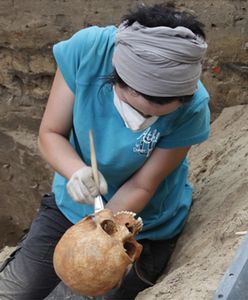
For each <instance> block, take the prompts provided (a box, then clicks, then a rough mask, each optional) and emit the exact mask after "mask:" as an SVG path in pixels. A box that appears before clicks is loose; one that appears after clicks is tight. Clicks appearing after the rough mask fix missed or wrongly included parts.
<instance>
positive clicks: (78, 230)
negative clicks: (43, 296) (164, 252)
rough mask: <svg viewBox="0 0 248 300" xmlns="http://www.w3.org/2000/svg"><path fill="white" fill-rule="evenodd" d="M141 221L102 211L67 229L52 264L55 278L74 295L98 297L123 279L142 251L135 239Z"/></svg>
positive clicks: (132, 215)
mask: <svg viewBox="0 0 248 300" xmlns="http://www.w3.org/2000/svg"><path fill="white" fill-rule="evenodd" d="M142 226H143V224H142V220H141V218H138V219H135V214H134V213H132V212H128V211H122V212H119V213H117V214H116V215H114V214H113V212H112V211H111V210H109V209H103V210H101V211H99V212H98V213H96V214H95V215H94V216H88V217H86V218H84V219H83V220H82V221H80V222H79V223H77V224H75V225H73V226H72V227H71V228H69V229H68V230H67V231H66V232H65V234H64V235H63V236H62V238H61V239H60V241H59V242H58V244H57V246H56V248H55V252H54V257H53V263H54V268H55V271H56V273H57V275H58V276H59V277H60V278H61V279H62V281H63V282H64V283H65V284H66V285H67V286H68V287H69V288H70V289H71V290H73V291H74V292H76V293H79V294H81V295H86V296H99V295H103V294H105V293H106V292H107V291H109V290H111V289H112V288H114V287H115V286H117V285H118V283H119V282H120V281H121V280H122V278H123V276H124V275H125V273H126V270H127V269H128V267H129V265H130V264H132V263H133V262H134V261H135V260H136V259H138V257H139V256H140V253H141V251H142V246H141V245H140V244H139V243H138V242H137V241H136V240H135V236H136V235H137V234H138V233H139V231H140V230H141V229H142Z"/></svg>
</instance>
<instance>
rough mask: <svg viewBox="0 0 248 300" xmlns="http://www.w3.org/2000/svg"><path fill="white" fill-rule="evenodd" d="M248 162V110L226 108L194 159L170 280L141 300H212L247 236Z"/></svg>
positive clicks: (166, 277)
mask: <svg viewBox="0 0 248 300" xmlns="http://www.w3.org/2000/svg"><path fill="white" fill-rule="evenodd" d="M247 157H248V106H247V105H243V106H241V105H240V106H235V107H230V108H226V109H224V111H223V112H222V114H221V115H220V116H219V118H218V119H217V120H216V121H215V122H214V123H213V124H212V132H211V136H210V139H209V140H208V141H207V142H205V143H203V144H201V145H199V146H195V147H194V148H193V149H192V151H191V153H190V160H191V170H190V174H191V176H190V177H191V181H192V183H193V186H194V203H193V207H192V210H191V213H190V217H189V219H188V221H187V224H186V227H185V230H184V233H183V234H182V236H181V238H180V239H179V241H178V244H177V247H176V250H175V253H174V255H173V257H172V260H171V262H170V264H169V267H168V269H167V270H166V274H164V275H163V276H162V277H161V278H160V280H159V281H158V283H157V284H156V285H155V286H154V287H152V288H150V289H147V290H145V291H144V292H142V293H140V295H138V297H137V300H155V299H156V300H159V299H161V300H165V299H166V300H170V299H173V300H175V299H176V300H185V299H190V300H201V299H202V300H204V299H212V296H213V294H214V292H215V290H216V289H217V287H218V285H219V282H220V280H221V278H222V276H223V274H224V272H225V271H226V269H227V268H228V266H229V265H230V263H231V261H232V259H233V257H234V255H235V252H236V250H237V249H238V247H239V245H240V243H241V241H242V240H243V237H242V236H240V235H237V234H236V232H239V231H245V230H247V223H248V201H247V198H248V164H247ZM9 251H10V248H8V247H6V248H5V249H4V251H2V252H1V253H0V261H1V260H3V257H5V256H6V254H7V252H9ZM72 297H73V296H71V297H69V298H66V299H74V298H72ZM53 299H56V298H53ZM75 299H76V298H75Z"/></svg>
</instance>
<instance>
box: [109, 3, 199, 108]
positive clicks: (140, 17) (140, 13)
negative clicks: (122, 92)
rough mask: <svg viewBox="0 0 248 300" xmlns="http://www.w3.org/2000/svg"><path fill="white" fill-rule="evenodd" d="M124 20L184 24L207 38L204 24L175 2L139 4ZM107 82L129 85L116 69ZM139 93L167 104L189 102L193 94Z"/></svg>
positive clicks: (164, 24)
mask: <svg viewBox="0 0 248 300" xmlns="http://www.w3.org/2000/svg"><path fill="white" fill-rule="evenodd" d="M122 22H125V26H127V27H128V26H131V25H132V24H133V23H134V22H139V23H140V24H141V25H143V26H146V27H157V26H166V27H171V28H176V27H177V26H183V27H186V28H188V29H190V30H191V31H192V32H193V33H194V34H196V35H199V36H201V37H202V38H203V39H205V33H204V31H203V27H204V25H203V24H202V23H201V22H199V21H198V20H197V19H196V17H195V16H194V15H193V14H191V13H189V12H186V11H181V10H179V9H176V8H175V6H174V4H173V3H167V4H155V5H152V6H149V5H139V6H138V7H137V8H136V10H133V11H129V13H128V14H126V15H124V16H123V18H122ZM107 83H109V84H112V85H114V84H118V85H120V86H121V87H123V88H125V87H129V86H128V85H127V84H126V83H125V82H124V81H123V80H122V79H121V77H120V76H119V74H118V73H117V71H116V70H115V69H114V71H113V73H112V74H111V75H110V76H108V77H107ZM135 92H136V93H137V94H139V95H141V96H143V97H144V98H145V99H147V100H149V101H151V102H155V103H158V104H165V103H169V102H172V101H175V100H179V101H181V102H182V103H185V102H188V101H190V100H191V99H192V96H193V95H182V96H180V97H156V96H150V95H145V94H143V93H140V92H138V91H135Z"/></svg>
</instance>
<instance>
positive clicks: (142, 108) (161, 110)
mask: <svg viewBox="0 0 248 300" xmlns="http://www.w3.org/2000/svg"><path fill="white" fill-rule="evenodd" d="M115 92H116V94H117V96H118V97H119V99H120V100H122V101H123V102H126V103H127V104H129V105H130V106H131V107H132V108H134V109H135V110H136V111H137V112H139V113H140V114H141V115H142V116H143V117H145V118H148V117H151V116H164V115H167V114H169V113H171V112H173V111H175V110H176V109H178V108H179V107H180V106H181V105H182V103H181V102H180V101H179V100H175V101H173V102H170V103H166V104H158V103H153V102H151V101H148V100H146V99H145V98H144V97H142V96H141V95H139V94H137V93H136V92H135V91H134V90H132V89H131V88H128V87H124V88H122V87H120V86H119V85H118V84H117V85H116V86H115Z"/></svg>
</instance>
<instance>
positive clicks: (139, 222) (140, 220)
mask: <svg viewBox="0 0 248 300" xmlns="http://www.w3.org/2000/svg"><path fill="white" fill-rule="evenodd" d="M137 222H138V226H137V227H138V228H139V229H138V230H139V231H141V229H142V227H143V221H142V219H141V217H138V219H137Z"/></svg>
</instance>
